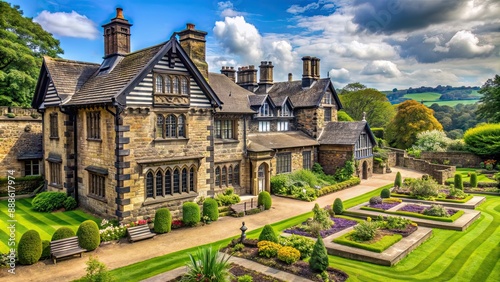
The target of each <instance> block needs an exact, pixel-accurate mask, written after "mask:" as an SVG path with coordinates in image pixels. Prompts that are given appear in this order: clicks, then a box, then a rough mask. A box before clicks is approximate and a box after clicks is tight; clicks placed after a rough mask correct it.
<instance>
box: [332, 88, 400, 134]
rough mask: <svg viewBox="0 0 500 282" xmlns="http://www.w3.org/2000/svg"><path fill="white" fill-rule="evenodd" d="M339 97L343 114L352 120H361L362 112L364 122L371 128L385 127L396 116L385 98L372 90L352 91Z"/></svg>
mask: <svg viewBox="0 0 500 282" xmlns="http://www.w3.org/2000/svg"><path fill="white" fill-rule="evenodd" d="M339 97H340V102H341V103H342V105H343V106H344V110H345V112H346V113H347V114H348V115H349V116H351V117H352V118H353V119H354V120H361V119H362V118H363V112H366V120H367V121H368V123H369V124H370V126H371V127H385V126H386V125H387V123H388V122H389V121H390V120H391V119H392V118H393V117H394V115H395V114H396V113H395V110H394V107H393V106H392V105H391V103H390V102H389V100H387V97H386V96H385V95H384V94H383V93H381V92H379V91H377V90H376V89H373V88H366V89H361V90H357V91H353V92H350V93H348V94H345V95H340V96H339Z"/></svg>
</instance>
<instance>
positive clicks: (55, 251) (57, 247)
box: [50, 236, 87, 264]
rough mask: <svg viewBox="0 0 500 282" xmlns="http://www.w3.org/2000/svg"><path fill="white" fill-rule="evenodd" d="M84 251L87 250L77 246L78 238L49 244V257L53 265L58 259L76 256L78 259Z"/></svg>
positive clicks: (74, 237)
mask: <svg viewBox="0 0 500 282" xmlns="http://www.w3.org/2000/svg"><path fill="white" fill-rule="evenodd" d="M86 251H87V250H85V249H83V248H81V247H80V245H79V244H78V237H76V236H73V237H70V238H65V239H60V240H55V241H52V242H50V255H51V257H52V260H53V261H54V264H56V263H57V259H58V258H62V257H68V256H73V255H78V254H80V257H82V253H84V252H86Z"/></svg>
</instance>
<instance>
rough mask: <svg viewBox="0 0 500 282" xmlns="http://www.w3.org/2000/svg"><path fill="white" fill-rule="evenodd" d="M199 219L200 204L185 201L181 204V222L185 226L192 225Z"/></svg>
mask: <svg viewBox="0 0 500 282" xmlns="http://www.w3.org/2000/svg"><path fill="white" fill-rule="evenodd" d="M200 220H201V215H200V206H198V204H197V203H193V202H185V203H184V204H183V205H182V222H183V223H184V224H185V225H187V226H194V225H196V224H198V222H200Z"/></svg>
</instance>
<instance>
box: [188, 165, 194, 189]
mask: <svg viewBox="0 0 500 282" xmlns="http://www.w3.org/2000/svg"><path fill="white" fill-rule="evenodd" d="M194 178H195V176H194V167H192V168H191V169H190V170H189V191H191V192H194V183H195V182H194Z"/></svg>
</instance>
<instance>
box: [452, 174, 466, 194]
mask: <svg viewBox="0 0 500 282" xmlns="http://www.w3.org/2000/svg"><path fill="white" fill-rule="evenodd" d="M453 184H454V185H455V188H456V189H460V190H464V183H463V181H462V175H461V174H460V173H457V174H455V181H454V183H453Z"/></svg>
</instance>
